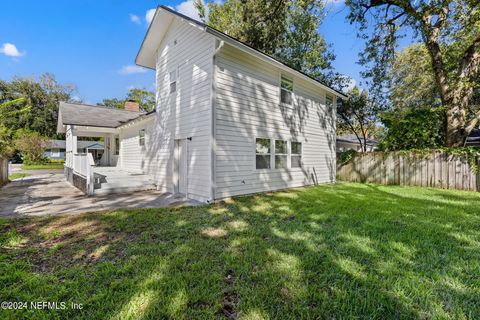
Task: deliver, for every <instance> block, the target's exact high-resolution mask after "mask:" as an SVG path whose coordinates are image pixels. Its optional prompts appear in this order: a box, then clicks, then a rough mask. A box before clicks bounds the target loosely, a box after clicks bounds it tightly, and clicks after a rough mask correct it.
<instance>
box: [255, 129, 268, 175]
mask: <svg viewBox="0 0 480 320" xmlns="http://www.w3.org/2000/svg"><path fill="white" fill-rule="evenodd" d="M258 139H262V140H268V142H269V147H268V149H269V152H268V153H257V140H258ZM272 140H273V139H272V138H269V137H255V143H254V144H253V147H254V152H255V158H254V164H253V166H254V168H255V170H257V171H258V170H272ZM259 155H260V156H266V155H268V156H269V157H268V158H269V162H268V164H269V167H268V168H257V156H259Z"/></svg>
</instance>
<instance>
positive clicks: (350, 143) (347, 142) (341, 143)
mask: <svg viewBox="0 0 480 320" xmlns="http://www.w3.org/2000/svg"><path fill="white" fill-rule="evenodd" d="M360 139H362V143H363V136H360ZM377 145H378V142H377V141H376V140H373V139H369V138H367V151H373V150H375V149H376V148H377ZM347 150H355V151H362V145H361V144H360V142H359V141H358V138H357V136H356V135H354V134H350V135H342V136H337V152H345V151H347Z"/></svg>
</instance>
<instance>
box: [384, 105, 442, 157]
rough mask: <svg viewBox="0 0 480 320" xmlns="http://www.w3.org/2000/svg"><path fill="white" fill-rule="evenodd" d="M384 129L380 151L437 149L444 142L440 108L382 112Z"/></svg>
mask: <svg viewBox="0 0 480 320" xmlns="http://www.w3.org/2000/svg"><path fill="white" fill-rule="evenodd" d="M380 118H381V120H382V122H383V124H384V125H385V127H386V133H385V137H384V138H383V139H382V141H381V142H380V144H379V149H380V150H385V151H391V150H409V149H428V148H438V147H440V146H442V145H443V141H444V130H443V127H444V123H445V115H444V110H443V109H442V108H430V107H423V108H406V109H401V110H393V111H389V112H384V113H382V114H381V116H380Z"/></svg>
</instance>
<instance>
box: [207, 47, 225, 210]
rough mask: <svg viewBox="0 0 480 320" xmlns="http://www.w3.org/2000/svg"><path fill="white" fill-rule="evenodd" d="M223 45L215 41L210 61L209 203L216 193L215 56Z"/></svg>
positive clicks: (213, 199)
mask: <svg viewBox="0 0 480 320" xmlns="http://www.w3.org/2000/svg"><path fill="white" fill-rule="evenodd" d="M224 44H225V43H224V42H223V40H221V41H220V42H219V41H218V40H215V46H216V48H215V51H214V52H213V59H212V91H211V97H210V99H211V106H212V132H211V134H212V136H211V150H212V155H211V157H212V161H211V163H212V165H211V168H210V170H211V181H210V182H211V186H212V196H211V201H212V202H213V201H215V195H216V191H217V160H216V156H217V142H216V117H217V112H216V106H215V100H216V95H217V79H216V76H215V75H216V73H217V61H216V60H217V59H216V58H217V54H218V53H219V52H220V50H221V49H222V48H223V45H224Z"/></svg>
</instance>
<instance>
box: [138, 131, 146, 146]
mask: <svg viewBox="0 0 480 320" xmlns="http://www.w3.org/2000/svg"><path fill="white" fill-rule="evenodd" d="M138 143H139V144H140V146H144V145H145V129H142V130H140V131H139V132H138Z"/></svg>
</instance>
